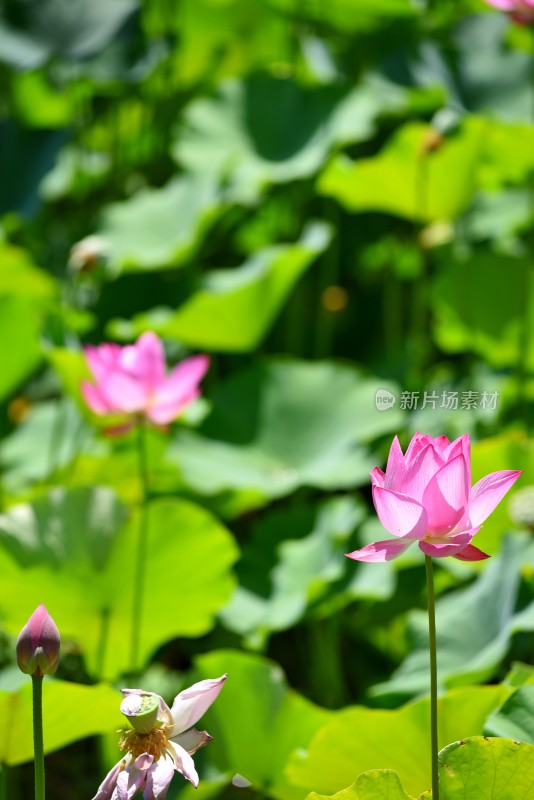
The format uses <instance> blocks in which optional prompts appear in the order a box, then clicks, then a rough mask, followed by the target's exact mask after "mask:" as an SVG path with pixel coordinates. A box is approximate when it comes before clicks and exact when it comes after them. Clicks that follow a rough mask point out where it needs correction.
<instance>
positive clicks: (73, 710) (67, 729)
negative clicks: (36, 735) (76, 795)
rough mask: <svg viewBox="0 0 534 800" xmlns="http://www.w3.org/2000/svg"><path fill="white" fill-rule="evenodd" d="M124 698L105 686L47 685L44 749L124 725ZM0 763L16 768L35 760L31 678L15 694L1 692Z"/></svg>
mask: <svg viewBox="0 0 534 800" xmlns="http://www.w3.org/2000/svg"><path fill="white" fill-rule="evenodd" d="M120 700H121V695H120V694H119V693H118V692H116V691H115V690H114V689H112V688H111V687H110V686H107V685H105V684H97V685H96V686H82V685H79V684H76V683H67V682H66V681H60V680H46V679H45V681H44V685H43V718H44V721H45V735H44V750H45V753H52V752H53V751H54V750H58V749H59V748H61V747H65V746H66V745H68V744H71V742H76V741H78V740H79V739H85V738H86V737H88V736H94V735H96V734H99V733H110V732H111V731H114V730H117V728H119V727H120V726H121V720H122V721H124V718H123V717H122V715H121V714H120V712H119V706H120ZM0 717H1V719H2V737H1V739H0V742H1V744H0V762H1V763H3V764H8V765H14V764H22V763H23V762H24V761H31V760H32V759H33V736H32V685H31V680H30V678H29V677H28V678H27V680H25V681H24V683H23V684H22V685H21V686H20V687H19V688H17V689H16V690H15V691H11V692H9V691H5V690H3V689H2V690H0Z"/></svg>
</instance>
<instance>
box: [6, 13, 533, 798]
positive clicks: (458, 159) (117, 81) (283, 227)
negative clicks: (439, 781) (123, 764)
mask: <svg viewBox="0 0 534 800" xmlns="http://www.w3.org/2000/svg"><path fill="white" fill-rule="evenodd" d="M0 82H1V94H0V154H1V156H0V341H1V343H2V344H1V353H2V359H1V362H0V367H1V368H0V433H1V443H0V464H1V481H0V484H1V503H2V513H1V515H0V626H1V629H0V666H2V669H1V671H0V708H2V712H1V719H2V728H3V732H2V737H0V739H1V741H3V744H0V764H2V765H3V768H2V770H1V778H0V780H3V781H4V782H5V785H6V786H8V789H9V795H8V796H9V797H10V798H11V800H21V798H23V797H26V796H27V793H28V791H30V789H29V788H28V787H31V770H29V768H28V767H27V764H26V762H27V761H28V759H29V758H31V752H32V750H31V729H30V723H29V719H30V717H29V713H30V711H29V705H28V703H29V687H28V684H27V683H26V681H25V679H23V678H22V677H21V676H19V675H18V673H17V671H16V669H15V668H14V666H13V663H14V647H13V644H14V637H16V635H17V633H18V631H19V630H20V628H21V627H22V625H23V624H24V623H25V622H26V620H27V618H28V616H29V615H30V613H31V612H32V611H33V609H34V608H35V606H36V605H38V604H39V603H40V602H44V603H45V604H46V605H47V607H48V609H49V611H50V612H51V614H52V616H53V617H54V619H55V620H56V622H57V624H58V626H59V628H60V630H61V633H62V637H63V656H62V662H61V668H60V672H59V673H58V678H57V679H55V680H53V681H52V680H49V681H47V682H46V685H45V703H46V704H48V705H47V706H46V708H45V714H47V718H48V725H49V727H48V729H47V730H48V733H47V732H46V731H45V739H46V744H47V748H48V750H49V751H50V753H51V754H50V755H49V757H48V779H49V797H50V800H55V798H64V797H66V796H68V797H69V800H78V798H80V800H81V798H86V797H90V796H92V794H94V793H95V792H96V788H97V786H98V784H99V783H100V781H101V780H102V778H103V776H104V774H105V771H104V770H105V769H107V767H108V766H109V765H110V764H111V763H113V761H114V760H116V759H117V753H116V749H115V745H114V741H115V738H116V734H115V733H114V731H116V729H117V727H118V726H120V724H121V720H120V714H119V712H118V705H119V697H120V696H119V695H118V693H117V692H116V691H115V689H114V688H113V687H116V686H120V685H123V680H124V679H123V678H122V677H121V676H124V675H125V674H126V673H127V671H128V660H127V641H128V636H129V632H128V631H129V627H128V626H129V624H130V622H129V614H130V607H131V591H132V588H131V585H130V582H129V580H128V570H129V565H130V564H131V561H132V558H133V555H132V553H133V544H132V542H133V538H134V535H135V528H136V520H137V515H138V508H137V506H138V503H139V499H140V485H139V477H138V471H137V460H136V449H135V437H134V436H133V435H126V436H124V437H122V438H115V439H110V438H106V436H105V435H104V433H103V432H102V425H103V422H102V420H101V419H97V418H95V417H94V416H92V415H91V414H90V412H88V410H87V409H86V408H85V407H84V404H83V401H82V399H81V394H80V383H81V381H82V380H83V379H84V378H85V377H87V375H88V372H87V367H86V365H85V362H84V358H83V351H82V346H83V344H85V343H99V342H101V341H104V340H106V341H109V340H114V341H118V342H121V343H122V342H129V341H132V340H134V339H135V338H136V337H137V336H138V335H139V334H140V333H141V332H143V331H146V330H152V331H155V332H157V333H158V334H159V335H160V336H161V337H162V339H163V340H164V342H165V346H166V352H167V357H168V363H169V365H172V364H174V363H176V362H177V361H178V360H179V359H180V358H182V357H184V356H185V355H187V354H189V353H190V352H207V353H209V354H210V356H211V369H210V372H209V374H208V376H207V378H206V380H205V382H204V395H203V397H202V398H201V399H200V400H198V401H197V402H195V403H194V404H193V406H191V407H190V408H189V409H188V410H187V412H186V414H185V415H184V417H183V418H181V419H180V420H179V421H178V422H177V423H176V424H174V425H173V426H171V427H170V428H169V429H168V430H156V429H154V430H150V431H149V436H148V454H149V479H150V495H151V500H150V509H149V513H150V547H149V555H148V558H147V564H146V569H147V575H148V576H149V591H148V594H147V599H146V618H147V620H149V624H147V625H146V626H145V629H144V631H143V638H142V647H143V654H142V655H143V660H144V666H145V675H144V678H143V683H142V685H143V688H145V689H151V690H153V691H158V692H160V693H162V694H164V695H165V697H166V699H167V700H168V701H169V700H172V696H173V694H174V693H175V692H176V691H178V690H179V689H180V688H181V687H183V686H185V685H188V682H190V681H191V680H193V679H195V678H199V677H200V678H203V677H216V676H217V675H219V674H221V673H223V672H229V673H230V680H229V681H228V683H227V686H226V687H225V689H224V692H223V693H222V695H221V697H220V698H219V700H218V701H217V703H216V704H215V706H214V707H213V709H212V710H211V711H210V712H209V714H208V715H206V722H205V724H206V727H207V729H208V730H209V731H210V732H211V733H212V734H214V735H215V741H214V743H213V744H212V745H210V747H209V748H207V749H206V751H205V752H202V753H200V754H199V756H198V758H197V760H198V763H199V764H200V767H201V776H202V778H203V781H202V783H201V788H200V789H199V790H198V792H199V793H200V794H201V795H202V796H203V797H204V795H206V798H207V797H208V796H209V797H210V798H212V797H214V798H215V797H221V798H225V799H226V798H227V799H228V800H234V798H235V797H236V796H237V795H238V794H241V795H243V794H245V795H247V797H250V796H254V795H258V797H260V796H261V797H268V798H273V800H301V799H302V800H303V799H304V798H305V797H306V794H307V793H308V792H309V791H311V790H317V791H319V792H327V793H328V792H334V791H338V790H340V789H343V788H344V787H346V786H347V785H348V784H349V783H351V782H352V781H353V780H354V778H355V777H356V776H357V775H358V774H359V772H361V771H362V770H365V769H371V768H375V767H386V766H387V767H391V768H393V769H397V771H398V772H399V774H400V775H401V778H402V779H403V782H404V784H405V787H406V789H407V790H408V791H410V792H413V793H416V792H417V793H419V792H422V791H423V790H424V789H426V788H427V786H428V782H429V771H428V765H427V764H426V763H423V761H422V760H421V759H418V760H416V761H414V760H413V757H412V758H411V760H410V757H409V756H408V754H407V753H406V752H405V751H404V749H403V748H404V747H407V745H406V743H405V744H404V745H403V744H402V741H405V740H406V739H407V738H409V742H410V749H411V750H412V751H413V750H417V747H419V745H420V747H421V748H424V747H425V746H426V745H425V742H426V737H427V730H426V725H427V722H426V708H427V706H426V705H425V704H426V703H427V701H426V700H425V699H416V698H421V697H422V696H423V695H424V694H425V692H426V691H427V674H426V640H425V619H424V614H423V612H422V611H421V609H423V608H424V604H425V593H424V571H423V570H422V569H421V563H422V554H421V553H419V551H418V550H417V549H415V548H413V549H412V550H413V551H412V550H410V551H409V552H408V553H407V554H406V555H405V556H403V557H402V558H401V559H399V560H398V561H395V562H394V563H389V564H384V565H367V564H355V563H354V562H349V561H347V560H346V559H345V558H344V556H343V553H345V552H349V551H350V550H352V549H355V548H356V547H359V546H362V545H363V544H365V543H367V542H369V541H373V540H374V539H376V538H377V537H378V538H383V536H382V529H381V526H380V524H379V523H378V521H377V519H376V518H375V515H374V512H373V509H372V504H371V502H370V492H369V479H368V472H369V470H370V469H371V468H372V467H373V466H375V465H377V464H379V465H381V466H383V463H384V461H385V457H386V455H387V452H388V448H389V444H390V441H391V439H392V437H393V435H394V434H396V433H398V434H399V436H400V438H401V443H402V444H403V446H406V444H407V443H408V441H409V437H410V436H411V435H412V434H413V433H414V432H415V431H417V430H422V431H423V432H425V433H429V434H431V435H439V434H441V433H445V434H447V435H448V436H450V437H456V436H458V435H460V434H462V433H465V432H468V433H470V434H471V436H472V439H473V441H474V445H473V476H474V480H478V478H480V477H481V476H483V475H484V474H486V473H488V472H492V471H495V470H498V469H524V470H525V475H524V476H523V478H522V480H521V481H520V482H519V485H518V487H517V489H515V488H514V490H513V491H512V492H511V493H510V496H511V497H512V498H513V495H514V493H515V492H518V491H520V490H521V489H522V488H524V487H525V486H528V484H529V483H532V482H534V454H533V452H532V447H531V442H530V436H529V434H530V427H531V424H532V422H533V414H532V411H533V400H534V383H533V372H534V283H533V280H532V271H533V261H532V245H533V237H532V224H533V219H534V201H533V197H534V195H533V192H534V184H533V173H534V33H533V31H532V30H530V29H529V28H527V27H519V26H515V25H513V24H512V23H511V22H510V21H509V20H508V19H507V17H506V16H505V15H504V14H501V13H499V12H496V11H494V10H492V9H490V8H489V7H488V6H486V5H485V4H484V3H483V2H482V1H481V0H480V1H479V0H450V1H447V0H441V2H431V0H427V2H424V0H420V1H419V2H417V0H413V2H411V1H410V0H328V2H324V1H321V0H145V2H144V3H142V2H140V1H139V0H39V2H38V1H37V0H2V2H1V3H0ZM377 393H378V395H377ZM377 397H378V400H377ZM381 397H385V398H386V399H388V398H389V403H390V405H387V404H386V405H383V406H381V405H380V402H379V399H380V398H381ZM392 399H393V401H392ZM529 503H530V505H529ZM532 505H533V501H532V500H531V501H529V500H528V498H527V500H526V501H525V500H524V501H523V511H522V514H521V515H519V516H518V515H517V514H515V516H514V514H512V516H511V515H510V504H509V501H508V498H507V499H506V500H505V501H503V504H502V506H501V507H499V509H498V510H497V511H496V512H495V514H494V515H493V516H492V517H491V518H490V519H489V520H488V522H487V523H486V524H485V525H484V527H483V529H482V531H481V532H480V533H479V534H478V535H477V545H478V546H479V547H481V548H482V549H483V550H486V551H487V552H489V553H490V554H491V555H492V560H491V561H490V562H487V563H484V564H483V565H482V566H477V565H472V564H471V565H469V564H460V563H458V562H455V561H453V560H451V559H446V560H444V561H442V562H440V564H439V567H438V571H437V585H438V589H439V592H440V594H441V598H440V601H439V604H438V609H439V610H438V628H439V630H440V633H441V641H440V671H441V680H442V684H443V687H446V688H447V689H448V690H449V692H448V693H447V694H446V695H445V696H444V698H443V703H444V704H445V705H446V706H447V708H448V712H447V726H448V727H447V729H446V730H444V731H443V742H442V744H448V743H449V742H451V741H454V739H455V738H460V737H461V736H466V735H469V734H470V733H472V734H479V733H482V732H483V731H487V732H490V733H501V732H503V731H505V732H506V731H507V732H510V731H512V732H513V735H518V734H517V730H516V728H513V725H514V724H516V723H515V721H514V720H515V718H514V716H513V714H514V708H513V704H512V708H511V710H510V706H507V705H506V703H505V701H507V698H509V696H510V694H511V693H512V692H513V691H515V692H516V693H517V692H523V693H524V694H523V695H521V697H522V698H523V702H533V701H534V698H533V697H532V693H531V691H530V689H531V684H532V683H533V682H534V678H533V676H532V673H531V670H530V669H529V668H527V667H526V666H525V667H521V668H520V667H518V666H515V667H513V668H512V664H513V663H514V662H516V661H518V660H519V661H523V662H527V663H528V662H529V661H532V659H533V657H534V643H533V641H532V634H531V631H532V630H533V629H534V605H533V603H532V588H533V580H534V577H533V576H534V550H533V548H532V545H531V539H530V532H529V525H530V524H532V526H533V527H534V518H533V516H529V514H531V515H532V512H531V511H530V509H531V507H532ZM525 508H526V511H525ZM507 534H510V535H509V536H507ZM510 669H512V672H511V673H510V672H509V670H510ZM284 674H285V676H284ZM507 675H508V677H506V676H507ZM480 684H492V685H486V686H483V685H480ZM289 687H291V689H290V688H289ZM513 697H515V695H514V694H512V698H513ZM525 697H526V698H527V700H525ZM414 699H415V702H414V703H413V704H411V705H408V706H403V705H402V704H403V703H404V702H405V701H408V700H414ZM355 703H357V704H359V706H358V707H357V708H355V709H354V708H349V706H351V704H355ZM503 703H505V705H504V706H503ZM533 707H534V706H533ZM466 709H469V711H466ZM510 726H511V727H510ZM405 731H409V732H410V737H407V735H405V734H403V732H405ZM96 734H101V736H100V738H98V739H97V738H94V736H95V735H96ZM521 734H522V736H523V738H525V739H526V740H527V741H532V742H533V743H534V738H533V737H534V729H533V728H532V725H531V729H530V730H524V729H523V728H521ZM510 735H512V734H510ZM61 748H62V749H61ZM236 773H238V774H240V775H242V776H243V777H244V778H246V780H247V782H250V784H251V785H250V786H248V788H238V787H237V786H236V785H234V784H235V781H234V784H233V783H232V777H233V776H234V775H235V774H236ZM183 783H184V782H183V781H180V780H178V779H176V781H175V782H174V783H173V785H172V788H171V790H170V793H169V798H170V800H173V798H174V797H176V796H177V795H178V793H182V794H184V793H185V794H188V793H189V791H190V789H189V787H184V785H183ZM237 783H238V784H239V780H238V781H237ZM185 794H184V798H185Z"/></svg>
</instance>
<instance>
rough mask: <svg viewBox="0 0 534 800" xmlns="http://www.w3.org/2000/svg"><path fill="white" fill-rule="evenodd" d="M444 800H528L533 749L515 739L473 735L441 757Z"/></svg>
mask: <svg viewBox="0 0 534 800" xmlns="http://www.w3.org/2000/svg"><path fill="white" fill-rule="evenodd" d="M439 761H440V777H439V785H440V797H443V798H444V800H481V798H484V800H529V798H530V797H531V796H532V790H533V788H534V777H533V771H534V747H533V746H532V745H530V744H520V743H519V742H514V741H513V740H512V739H488V738H486V737H482V736H474V737H472V738H469V739H467V740H465V741H460V742H455V743H454V744H451V745H449V746H448V747H446V748H445V749H444V750H442V751H441V753H440V754H439Z"/></svg>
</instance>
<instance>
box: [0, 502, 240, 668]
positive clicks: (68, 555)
mask: <svg viewBox="0 0 534 800" xmlns="http://www.w3.org/2000/svg"><path fill="white" fill-rule="evenodd" d="M91 497H92V498H93V502H92V503H91V502H90V501H91ZM110 497H111V498H112V497H113V495H112V493H111V492H110V491H109V490H104V489H98V490H93V492H90V493H89V496H88V495H87V493H84V492H83V490H81V491H80V490H77V491H74V493H68V492H65V490H56V491H55V492H53V493H52V494H51V495H49V496H48V497H47V498H45V499H43V501H41V502H37V503H36V504H34V505H25V506H14V507H12V508H11V509H10V510H9V512H8V514H7V519H8V520H9V521H10V523H11V527H10V531H11V532H12V533H14V531H16V536H17V541H20V540H24V539H26V540H27V541H28V543H29V545H31V546H32V549H33V553H34V556H35V560H36V561H37V560H38V563H35V565H32V566H31V567H28V566H24V565H23V564H21V563H20V561H19V560H17V558H15V557H14V555H13V554H12V553H13V552H16V548H15V544H16V542H15V541H13V542H8V543H7V544H5V545H4V546H3V547H2V548H1V549H0V570H1V573H2V586H1V588H0V608H1V610H2V616H3V622H4V626H5V628H6V630H8V631H9V632H11V633H13V634H15V633H18V631H19V630H20V628H21V627H22V625H23V624H24V622H25V621H26V619H27V618H28V617H29V616H30V614H31V613H32V611H33V610H34V608H35V607H36V606H37V605H38V604H39V603H41V602H44V603H45V605H46V606H47V608H48V609H49V611H50V613H51V614H52V616H53V617H54V619H55V621H56V624H57V625H58V627H59V629H60V630H61V633H62V636H63V637H64V638H65V639H73V640H74V641H75V642H76V643H77V644H78V645H79V647H80V649H81V650H82V652H83V654H84V655H85V657H86V662H87V666H88V669H89V670H90V672H91V673H93V674H97V675H102V676H105V677H110V678H115V677H116V676H117V675H119V674H121V673H124V672H125V671H127V670H128V669H129V668H131V664H130V654H129V650H130V637H131V614H132V602H133V601H132V593H133V592H134V591H137V587H136V586H134V583H133V580H132V575H133V574H134V558H135V552H136V542H137V537H138V526H139V515H138V514H134V515H132V516H131V517H130V520H129V522H128V523H127V524H126V525H125V526H122V527H120V526H119V524H118V523H119V521H120V517H121V512H120V511H118V509H119V508H120V506H118V505H117V501H115V500H112V501H111V502H110ZM97 501H98V502H97ZM122 513H124V512H122ZM84 526H85V529H86V531H85V532H86V533H88V534H89V535H87V536H85V535H84V531H83V528H84ZM4 528H5V526H4ZM113 528H115V530H113ZM8 533H9V531H5V535H8ZM43 550H44V551H45V552H44V555H42V556H41V557H39V556H40V555H41V554H42V552H43ZM49 550H53V551H54V553H57V552H59V553H60V555H61V556H62V559H61V564H60V565H59V566H58V565H57V564H51V563H50V558H51V557H50V555H49V552H48V551H49ZM236 555H237V553H236V547H235V544H234V542H233V538H232V537H231V536H230V534H229V533H228V532H227V531H226V529H225V528H223V526H222V525H221V524H220V523H218V522H217V521H216V520H215V519H214V518H213V517H212V516H211V515H210V514H209V513H208V512H206V511H204V510H203V509H201V508H199V507H197V506H195V505H193V504H192V503H190V502H187V501H185V500H174V499H169V500H159V501H153V502H152V503H151V504H150V506H149V533H148V546H147V557H146V561H145V576H146V590H145V602H144V616H143V623H142V626H141V635H140V642H141V651H140V661H141V663H146V661H147V660H148V658H149V656H151V655H152V654H153V653H154V651H155V650H156V648H157V647H158V646H160V645H162V644H164V643H165V642H166V641H169V640H170V639H172V638H173V637H177V636H199V635H201V634H203V633H206V632H207V631H209V630H210V628H211V627H212V626H213V623H214V615H215V613H216V612H217V611H218V610H219V609H220V608H221V606H222V605H223V604H224V603H225V601H226V600H227V598H228V596H229V595H230V593H231V591H232V588H233V579H232V575H231V573H230V567H231V565H232V563H233V562H234V561H235V559H236ZM23 557H24V559H25V560H26V559H28V556H27V555H26V554H24V556H23ZM32 560H33V556H32ZM193 567H194V568H193ZM88 586H90V587H91V591H90V592H88V591H87V587H88ZM21 587H23V591H21ZM169 609H171V610H172V609H174V611H171V612H170V611H169Z"/></svg>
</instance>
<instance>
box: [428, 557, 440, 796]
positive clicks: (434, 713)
mask: <svg viewBox="0 0 534 800" xmlns="http://www.w3.org/2000/svg"><path fill="white" fill-rule="evenodd" d="M425 567H426V585H427V596H428V638H429V646H430V747H431V750H432V800H439V771H438V752H439V751H438V659H437V641H436V598H435V594H434V574H433V572H432V559H431V557H430V556H427V555H425Z"/></svg>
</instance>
